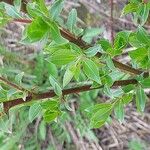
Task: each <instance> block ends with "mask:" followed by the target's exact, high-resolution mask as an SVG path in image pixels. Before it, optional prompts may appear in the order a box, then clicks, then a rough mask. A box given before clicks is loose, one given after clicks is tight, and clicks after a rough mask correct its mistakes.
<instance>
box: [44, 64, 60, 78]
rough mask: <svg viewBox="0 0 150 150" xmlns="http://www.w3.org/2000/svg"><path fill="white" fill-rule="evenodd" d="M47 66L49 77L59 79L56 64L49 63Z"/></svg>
mask: <svg viewBox="0 0 150 150" xmlns="http://www.w3.org/2000/svg"><path fill="white" fill-rule="evenodd" d="M46 66H47V67H46V68H47V71H48V73H49V75H52V76H53V77H58V70H57V67H56V65H55V64H53V63H51V62H49V61H47V62H46Z"/></svg>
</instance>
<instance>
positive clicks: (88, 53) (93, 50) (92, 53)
mask: <svg viewBox="0 0 150 150" xmlns="http://www.w3.org/2000/svg"><path fill="white" fill-rule="evenodd" d="M100 49H101V47H100V46H99V45H95V46H93V47H90V48H88V49H87V50H86V51H85V54H86V56H87V57H93V56H95V55H96V54H97V52H99V51H100Z"/></svg>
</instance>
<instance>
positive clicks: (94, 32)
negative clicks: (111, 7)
mask: <svg viewBox="0 0 150 150" xmlns="http://www.w3.org/2000/svg"><path fill="white" fill-rule="evenodd" d="M102 31H103V28H87V29H86V30H85V31H84V35H83V36H82V39H83V40H84V41H85V42H87V43H91V42H92V39H93V38H94V37H95V36H98V35H99V34H100V33H102Z"/></svg>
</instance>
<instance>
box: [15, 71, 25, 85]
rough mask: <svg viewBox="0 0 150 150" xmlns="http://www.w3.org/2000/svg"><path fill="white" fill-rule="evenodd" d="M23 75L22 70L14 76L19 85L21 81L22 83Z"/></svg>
mask: <svg viewBox="0 0 150 150" xmlns="http://www.w3.org/2000/svg"><path fill="white" fill-rule="evenodd" d="M23 76H24V72H21V73H19V74H18V75H16V76H15V81H16V82H17V83H18V84H19V85H21V83H22V78H23Z"/></svg>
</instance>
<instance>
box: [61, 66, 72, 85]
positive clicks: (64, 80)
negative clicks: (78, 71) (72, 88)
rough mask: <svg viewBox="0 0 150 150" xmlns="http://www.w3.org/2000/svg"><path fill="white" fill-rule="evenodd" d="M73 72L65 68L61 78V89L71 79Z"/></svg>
mask: <svg viewBox="0 0 150 150" xmlns="http://www.w3.org/2000/svg"><path fill="white" fill-rule="evenodd" d="M73 76H74V72H73V71H72V70H70V68H67V70H66V72H65V74H64V77H63V87H65V86H66V85H67V84H68V83H69V82H70V81H71V79H72V78H73Z"/></svg>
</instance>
